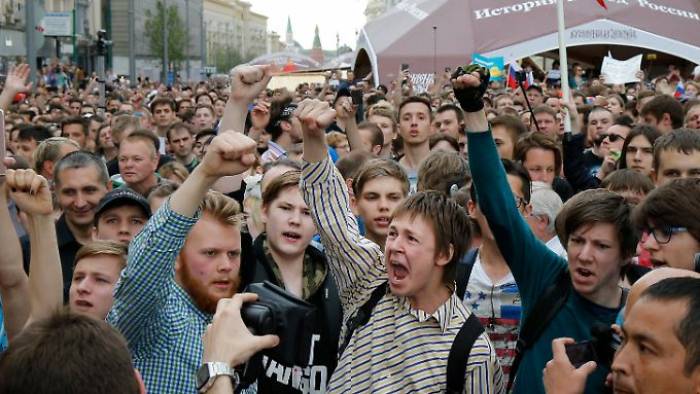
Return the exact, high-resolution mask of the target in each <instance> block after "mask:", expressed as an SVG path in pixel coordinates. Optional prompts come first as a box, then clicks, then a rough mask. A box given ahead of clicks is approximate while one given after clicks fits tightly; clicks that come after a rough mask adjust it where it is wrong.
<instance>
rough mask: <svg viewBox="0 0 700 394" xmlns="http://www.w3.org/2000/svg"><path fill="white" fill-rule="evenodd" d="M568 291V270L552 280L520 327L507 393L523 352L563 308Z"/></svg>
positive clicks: (569, 285)
mask: <svg viewBox="0 0 700 394" xmlns="http://www.w3.org/2000/svg"><path fill="white" fill-rule="evenodd" d="M570 290H571V277H570V276H569V270H567V269H563V270H562V271H561V272H560V273H559V275H558V276H557V277H556V279H555V280H554V283H552V284H551V285H550V286H549V287H547V288H546V289H545V291H544V292H543V293H542V294H540V296H539V298H537V301H536V302H535V305H534V306H533V308H532V311H531V312H530V314H529V315H528V316H527V318H526V319H525V321H523V324H522V325H521V326H520V336H519V337H518V342H517V344H516V345H515V358H514V359H513V365H512V367H511V368H510V377H509V378H508V386H507V388H506V391H507V392H508V391H510V389H511V388H512V387H513V382H514V380H515V375H517V374H518V367H520V362H521V361H522V359H523V355H524V353H525V351H527V350H528V349H529V348H531V347H532V345H533V344H534V343H535V342H536V341H537V340H538V339H539V337H540V336H541V335H542V333H543V332H544V330H545V329H546V328H547V326H548V325H549V323H550V322H551V321H552V319H553V318H554V315H556V314H557V313H558V312H559V310H560V309H561V308H562V307H563V306H564V304H565V303H566V300H567V299H568V298H569V293H570Z"/></svg>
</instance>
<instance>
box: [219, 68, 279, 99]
mask: <svg viewBox="0 0 700 394" xmlns="http://www.w3.org/2000/svg"><path fill="white" fill-rule="evenodd" d="M275 69H276V68H275V66H273V65H266V66H248V65H240V66H236V67H235V68H233V69H232V70H231V73H230V74H229V76H230V79H231V96H230V99H231V100H233V101H237V102H241V103H244V104H245V105H248V103H251V102H253V100H254V99H255V98H256V97H258V95H259V94H260V92H262V91H263V89H265V88H266V87H267V84H268V83H269V82H270V79H272V74H273V73H274V72H275Z"/></svg>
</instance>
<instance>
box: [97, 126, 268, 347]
mask: <svg viewBox="0 0 700 394" xmlns="http://www.w3.org/2000/svg"><path fill="white" fill-rule="evenodd" d="M254 152H255V142H254V141H253V140H251V139H250V138H248V137H246V136H244V135H243V134H241V133H238V132H227V133H221V134H219V135H218V136H216V137H215V138H214V140H212V143H211V145H209V148H208V149H207V153H206V155H205V156H204V158H203V159H202V162H201V163H200V164H199V165H198V166H197V168H195V170H194V171H193V172H192V174H191V175H190V176H189V177H188V178H187V180H185V182H184V183H183V184H182V186H180V188H179V189H178V190H177V191H176V192H175V193H174V194H173V195H172V197H171V198H170V200H169V201H168V202H166V203H165V205H164V206H163V207H162V208H161V209H160V210H158V212H157V213H156V214H155V215H154V216H153V217H152V218H151V219H150V220H149V222H148V224H147V225H146V227H145V228H144V229H143V230H142V231H141V232H140V233H139V235H138V236H136V238H134V240H133V241H132V243H131V245H130V246H129V257H128V262H127V266H126V268H125V269H124V271H122V274H121V278H120V281H119V283H118V284H117V288H116V290H115V294H114V306H113V307H112V310H111V311H110V313H109V316H108V320H109V321H110V322H111V323H112V324H113V325H114V326H116V327H117V328H119V330H120V331H121V332H122V334H124V336H125V337H126V339H127V340H128V341H129V344H130V346H137V345H136V343H139V340H140V338H141V335H142V334H143V331H144V329H146V328H147V327H148V326H149V325H150V323H151V322H152V321H153V319H156V318H157V316H158V314H159V312H160V311H161V310H162V307H163V306H164V305H165V303H166V301H167V298H168V296H169V294H170V293H169V292H170V290H171V289H172V284H173V281H174V275H175V272H174V261H175V259H176V257H177V255H178V254H179V253H180V249H181V248H182V246H183V244H184V242H185V238H186V237H187V234H188V232H189V231H190V229H191V228H192V226H194V224H195V223H196V222H197V217H198V213H197V212H198V210H199V206H200V204H201V202H202V200H203V199H204V196H205V194H206V193H207V191H208V190H209V188H210V187H211V186H212V185H213V184H214V182H216V180H218V179H219V178H220V177H222V176H224V175H237V174H240V173H242V172H244V171H246V170H248V169H249V168H250V166H251V165H252V164H253V163H254V162H255V154H254Z"/></svg>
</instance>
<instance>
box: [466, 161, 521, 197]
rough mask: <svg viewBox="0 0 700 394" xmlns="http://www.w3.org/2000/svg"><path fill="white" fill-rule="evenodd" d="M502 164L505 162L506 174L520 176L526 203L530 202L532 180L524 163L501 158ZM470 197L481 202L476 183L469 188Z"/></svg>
mask: <svg viewBox="0 0 700 394" xmlns="http://www.w3.org/2000/svg"><path fill="white" fill-rule="evenodd" d="M501 164H503V169H504V170H505V173H506V175H512V176H517V177H518V178H520V181H521V183H522V184H523V187H522V189H521V190H520V191H521V192H522V193H523V199H524V200H525V202H526V203H530V198H531V197H532V180H530V174H529V173H528V172H527V170H526V169H525V167H523V165H522V164H520V163H518V162H517V161H513V160H508V159H501ZM469 197H470V198H471V200H472V201H474V203H476V204H478V203H479V200H478V191H477V190H476V185H475V184H474V183H472V185H471V187H470V188H469Z"/></svg>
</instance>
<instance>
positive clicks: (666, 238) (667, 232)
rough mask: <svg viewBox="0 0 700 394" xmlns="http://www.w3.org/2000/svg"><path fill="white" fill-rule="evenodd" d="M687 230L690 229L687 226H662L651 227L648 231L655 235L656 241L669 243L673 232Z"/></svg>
mask: <svg viewBox="0 0 700 394" xmlns="http://www.w3.org/2000/svg"><path fill="white" fill-rule="evenodd" d="M686 231H688V228H687V227H662V228H654V227H649V229H648V230H647V233H649V234H651V235H652V236H654V239H655V240H656V243H658V244H667V243H669V242H671V236H672V235H673V234H678V233H683V232H686Z"/></svg>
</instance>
